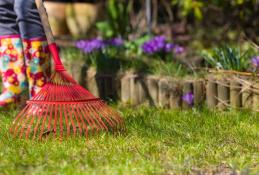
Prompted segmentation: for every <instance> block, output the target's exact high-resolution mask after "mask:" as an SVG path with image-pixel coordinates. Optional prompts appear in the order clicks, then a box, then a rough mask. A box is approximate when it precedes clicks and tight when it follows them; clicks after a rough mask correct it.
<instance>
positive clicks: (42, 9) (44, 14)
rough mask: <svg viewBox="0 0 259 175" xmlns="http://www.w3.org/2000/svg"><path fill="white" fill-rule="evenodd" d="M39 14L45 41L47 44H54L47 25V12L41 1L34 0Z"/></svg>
mask: <svg viewBox="0 0 259 175" xmlns="http://www.w3.org/2000/svg"><path fill="white" fill-rule="evenodd" d="M35 2H36V5H37V8H38V11H39V14H40V18H41V23H42V25H43V28H44V31H45V34H46V37H47V40H48V44H49V45H51V44H53V43H55V39H54V36H53V33H52V30H51V27H50V24H49V19H48V15H47V11H46V9H45V7H44V4H43V1H42V0H35Z"/></svg>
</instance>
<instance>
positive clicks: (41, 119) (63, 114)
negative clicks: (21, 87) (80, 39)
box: [10, 0, 124, 139]
mask: <svg viewBox="0 0 259 175" xmlns="http://www.w3.org/2000/svg"><path fill="white" fill-rule="evenodd" d="M36 4H37V7H38V10H39V13H40V16H41V21H42V23H43V26H44V30H45V33H46V36H47V40H48V44H49V49H50V52H51V54H52V57H53V59H54V63H55V72H54V73H53V75H52V76H51V78H50V81H49V82H48V83H47V84H46V85H45V86H44V87H43V88H42V90H41V91H40V92H39V93H38V94H36V95H35V96H34V97H33V98H32V99H31V100H29V101H28V102H27V105H26V107H25V108H24V109H23V110H22V111H21V112H20V113H19V114H18V116H17V117H16V118H15V120H14V122H13V125H12V127H11V128H10V131H11V133H12V134H13V135H14V136H15V137H19V138H32V139H35V138H39V139H42V138H43V137H45V136H47V135H49V134H51V133H52V134H54V136H55V137H59V138H60V139H62V138H63V136H65V135H66V136H70V135H73V136H76V135H80V136H81V135H85V137H88V136H89V135H94V134H97V133H99V132H100V131H105V132H106V131H107V132H109V131H116V130H118V129H124V123H123V120H122V118H121V117H120V116H119V114H118V113H117V112H116V111H113V110H112V109H111V108H110V107H109V106H107V105H106V104H105V103H104V102H103V101H102V100H101V99H99V98H96V97H95V96H93V95H92V94H91V93H90V92H88V91H87V90H85V89H84V88H83V87H81V86H80V85H79V84H77V83H76V81H75V80H74V79H73V78H72V77H71V76H70V75H69V74H68V73H67V71H66V70H65V68H64V66H63V64H62V62H61V60H60V57H59V53H58V49H57V45H56V44H55V40H54V37H53V34H52V31H51V28H50V26H49V22H48V17H47V13H46V10H45V8H44V5H43V2H42V0H36Z"/></svg>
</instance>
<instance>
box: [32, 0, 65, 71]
mask: <svg viewBox="0 0 259 175" xmlns="http://www.w3.org/2000/svg"><path fill="white" fill-rule="evenodd" d="M35 2H36V6H37V8H38V11H39V14H40V18H41V23H42V25H43V28H44V31H45V35H46V38H47V41H48V45H49V49H50V52H51V54H52V57H53V60H54V63H55V70H56V71H65V68H64V65H63V63H62V62H61V59H60V57H59V52H58V48H57V45H56V43H55V39H54V36H53V33H52V30H51V27H50V24H49V19H48V14H47V11H46V9H45V7H44V4H43V1H42V0H35Z"/></svg>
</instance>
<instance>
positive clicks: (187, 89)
mask: <svg viewBox="0 0 259 175" xmlns="http://www.w3.org/2000/svg"><path fill="white" fill-rule="evenodd" d="M188 94H191V95H193V82H191V81H185V82H183V94H182V98H183V97H184V96H186V95H188ZM190 102H191V101H189V102H187V101H185V100H183V99H182V107H183V109H189V108H192V107H193V102H194V101H192V102H191V103H190Z"/></svg>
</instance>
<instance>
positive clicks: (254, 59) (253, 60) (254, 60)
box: [251, 56, 259, 68]
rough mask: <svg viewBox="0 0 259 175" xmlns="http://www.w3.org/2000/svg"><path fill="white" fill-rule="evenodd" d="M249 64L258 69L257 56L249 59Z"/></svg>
mask: <svg viewBox="0 0 259 175" xmlns="http://www.w3.org/2000/svg"><path fill="white" fill-rule="evenodd" d="M251 63H252V65H253V66H254V67H256V68H259V56H255V57H253V58H252V59H251Z"/></svg>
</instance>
